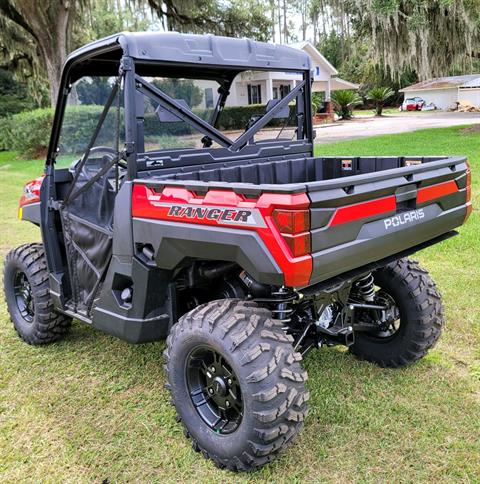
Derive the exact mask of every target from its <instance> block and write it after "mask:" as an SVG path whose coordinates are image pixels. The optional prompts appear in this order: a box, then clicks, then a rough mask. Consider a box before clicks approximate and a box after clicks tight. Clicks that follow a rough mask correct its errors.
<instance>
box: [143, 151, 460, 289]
mask: <svg viewBox="0 0 480 484" xmlns="http://www.w3.org/2000/svg"><path fill="white" fill-rule="evenodd" d="M467 170H468V164H467V160H466V158H464V157H441V156H438V157H340V158H339V157H320V158H300V159H292V160H280V161H279V160H275V161H268V160H264V161H258V160H257V161H256V162H251V163H249V162H245V161H243V162H233V163H229V164H227V163H222V164H221V166H219V164H212V165H202V166H196V167H183V168H179V169H177V171H176V172H172V170H168V172H167V170H161V169H160V170H158V171H156V172H154V173H149V175H150V176H149V177H148V178H146V179H143V180H142V179H140V180H137V182H138V183H140V184H142V185H143V184H144V185H147V186H149V187H151V188H152V189H155V191H158V192H161V191H162V189H163V188H164V187H165V186H170V187H179V188H180V187H182V188H183V189H186V190H187V191H189V193H193V194H196V195H195V197H200V198H202V197H205V194H206V193H207V192H209V191H210V190H219V189H220V190H227V191H228V192H232V191H233V192H235V193H236V194H238V195H239V196H240V197H244V198H243V199H244V200H245V201H252V202H254V203H256V202H255V201H257V200H260V197H262V195H263V194H275V193H278V194H285V193H287V194H302V193H304V194H306V195H307V197H308V198H307V200H309V210H310V234H311V237H310V247H311V250H310V254H311V260H312V270H311V276H310V278H309V281H308V284H309V285H311V284H315V283H318V282H321V281H324V280H327V279H330V278H332V277H334V276H336V275H339V274H342V273H345V272H348V271H351V270H354V269H357V268H359V267H362V266H365V265H367V264H369V263H372V262H376V261H379V260H381V259H384V258H388V257H391V256H393V255H395V254H396V253H401V252H402V251H405V250H406V249H409V248H412V247H415V246H417V245H420V244H423V243H425V242H427V241H429V240H432V239H435V238H437V237H439V236H441V235H443V234H446V233H448V232H450V231H452V230H453V229H455V228H456V227H458V226H460V225H462V223H463V222H464V220H465V218H466V217H467V214H468V212H469V205H467V197H468V190H467ZM220 193H222V192H220ZM194 203H197V202H194ZM200 203H202V202H200ZM292 261H293V262H292V264H295V258H292ZM283 270H284V272H285V269H283ZM295 270H296V269H295V268H294V267H293V268H292V271H293V272H294V271H295ZM298 270H300V266H298ZM302 270H303V269H302Z"/></svg>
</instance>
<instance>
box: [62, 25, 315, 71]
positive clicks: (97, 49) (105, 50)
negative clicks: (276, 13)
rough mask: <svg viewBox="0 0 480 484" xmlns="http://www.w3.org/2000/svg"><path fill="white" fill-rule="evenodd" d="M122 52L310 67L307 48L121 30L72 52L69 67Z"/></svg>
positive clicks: (150, 57) (113, 57)
mask: <svg viewBox="0 0 480 484" xmlns="http://www.w3.org/2000/svg"><path fill="white" fill-rule="evenodd" d="M122 54H127V55H130V56H131V57H133V58H135V59H138V60H140V61H146V62H148V61H157V62H175V63H193V64H207V65H214V66H231V67H248V68H257V69H288V70H292V69H293V70H299V71H301V70H306V69H310V68H311V66H310V57H309V56H308V54H307V53H305V52H304V51H301V50H298V49H294V48H292V47H287V46H285V45H276V44H269V43H266V42H258V41H255V40H250V39H235V38H230V37H220V36H215V35H194V34H180V33H177V32H121V33H118V34H114V35H111V36H109V37H105V38H103V39H100V40H97V41H95V42H92V43H90V44H87V45H86V46H84V47H81V48H80V49H77V50H76V51H74V52H72V53H71V54H70V55H69V56H68V58H67V62H66V66H69V65H72V64H75V63H76V62H77V61H82V60H87V59H91V60H94V59H95V58H100V59H102V60H118V59H119V58H120V57H121V55H122Z"/></svg>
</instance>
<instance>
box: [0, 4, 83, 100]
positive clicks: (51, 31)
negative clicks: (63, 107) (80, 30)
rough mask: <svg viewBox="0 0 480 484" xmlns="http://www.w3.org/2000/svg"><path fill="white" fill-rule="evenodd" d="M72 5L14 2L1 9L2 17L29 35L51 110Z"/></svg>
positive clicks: (60, 68)
mask: <svg viewBox="0 0 480 484" xmlns="http://www.w3.org/2000/svg"><path fill="white" fill-rule="evenodd" d="M72 1H73V0H72ZM73 5H74V4H73V3H71V1H70V0H50V1H48V2H42V5H41V6H39V5H38V2H33V1H31V0H16V1H15V4H13V3H12V2H8V1H7V2H5V4H4V5H2V13H4V14H5V15H6V16H8V18H10V20H11V21H13V22H15V23H16V24H17V25H18V26H19V27H21V28H22V29H24V30H25V31H26V32H28V33H29V34H30V35H31V36H32V37H33V39H34V40H35V41H36V43H37V45H38V50H39V52H40V56H41V59H42V61H43V65H44V67H45V70H46V73H47V78H48V82H49V84H50V104H51V105H52V106H54V105H55V103H56V101H57V96H58V90H59V86H60V76H61V74H62V66H63V63H64V62H65V59H66V57H67V48H68V40H69V39H68V37H69V36H68V33H69V19H70V14H71V11H72V9H73Z"/></svg>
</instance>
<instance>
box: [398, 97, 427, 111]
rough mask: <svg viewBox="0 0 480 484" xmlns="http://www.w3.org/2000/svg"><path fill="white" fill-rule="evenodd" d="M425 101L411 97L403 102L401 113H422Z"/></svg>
mask: <svg viewBox="0 0 480 484" xmlns="http://www.w3.org/2000/svg"><path fill="white" fill-rule="evenodd" d="M424 105H425V101H424V100H423V99H422V98H421V97H411V98H407V99H405V100H404V101H403V103H402V104H401V106H400V111H421V110H422V108H423V106H424Z"/></svg>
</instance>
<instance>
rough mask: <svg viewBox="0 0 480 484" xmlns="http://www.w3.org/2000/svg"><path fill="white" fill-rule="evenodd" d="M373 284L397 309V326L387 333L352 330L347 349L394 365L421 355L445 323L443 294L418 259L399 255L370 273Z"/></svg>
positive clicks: (371, 359) (414, 359) (362, 357)
mask: <svg viewBox="0 0 480 484" xmlns="http://www.w3.org/2000/svg"><path fill="white" fill-rule="evenodd" d="M373 276H374V279H375V285H376V286H379V287H380V288H381V289H382V290H383V291H385V292H386V293H387V294H389V295H390V296H391V297H392V298H393V300H394V301H395V304H396V305H397V307H398V309H399V311H400V325H399V327H398V330H397V331H396V332H395V333H394V334H393V335H391V336H389V337H386V338H385V337H380V336H376V335H374V334H372V333H365V332H358V333H355V343H354V344H353V345H352V346H351V347H350V351H351V352H352V353H353V354H355V355H356V356H357V357H358V358H360V359H362V360H367V361H371V362H372V363H376V364H378V365H380V366H382V367H391V368H397V367H401V366H405V365H409V364H411V363H414V362H415V361H418V360H419V359H421V358H423V357H424V356H425V355H426V354H427V352H428V350H429V349H431V348H433V346H434V345H435V344H436V342H437V341H438V339H439V338H440V334H441V332H442V328H443V326H444V311H443V306H442V298H441V295H440V294H439V292H438V290H437V288H436V286H435V283H434V282H433V280H432V279H431V278H430V276H429V275H428V272H427V271H426V270H424V269H422V268H421V267H420V265H419V264H418V262H416V261H413V260H410V259H399V260H398V261H396V262H394V263H392V264H389V265H387V266H385V267H383V268H381V269H379V270H377V271H375V272H374V273H373Z"/></svg>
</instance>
